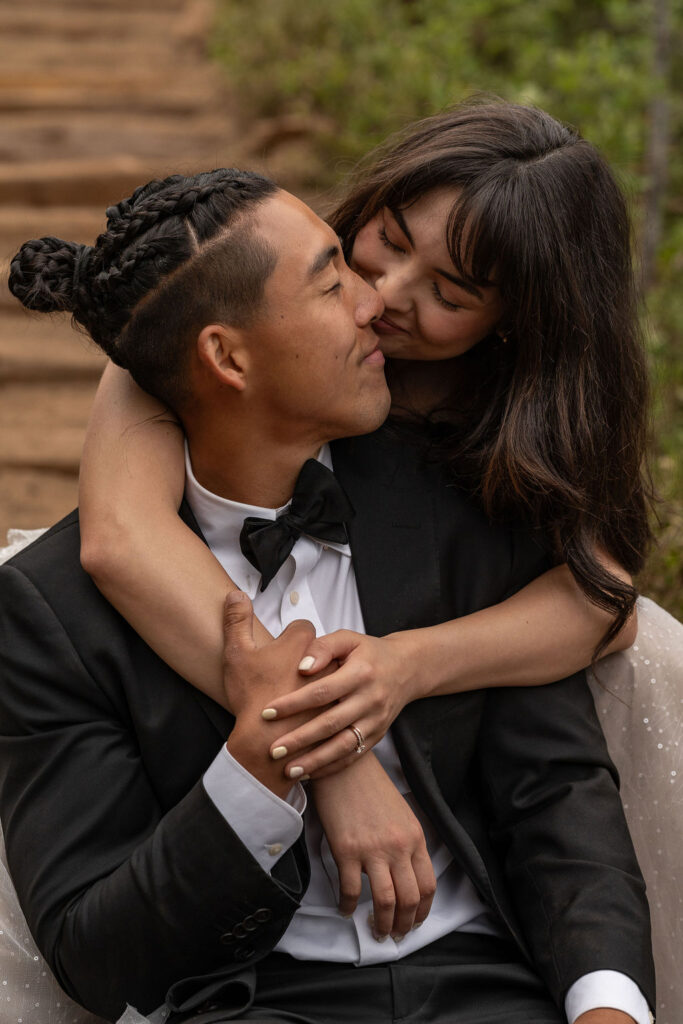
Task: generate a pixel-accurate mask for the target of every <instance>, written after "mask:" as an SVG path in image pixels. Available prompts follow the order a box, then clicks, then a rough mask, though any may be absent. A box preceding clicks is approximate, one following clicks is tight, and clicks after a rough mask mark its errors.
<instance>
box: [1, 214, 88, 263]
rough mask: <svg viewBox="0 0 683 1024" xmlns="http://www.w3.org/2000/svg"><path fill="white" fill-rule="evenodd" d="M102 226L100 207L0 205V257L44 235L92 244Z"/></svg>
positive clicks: (8, 255) (8, 256) (11, 253)
mask: <svg viewBox="0 0 683 1024" xmlns="http://www.w3.org/2000/svg"><path fill="white" fill-rule="evenodd" d="M105 226H106V217H105V211H104V207H103V206H97V207H89V206H19V205H17V206H14V205H9V204H8V205H6V206H0V257H7V258H11V257H12V256H13V255H14V253H15V252H16V251H17V249H18V248H19V246H21V245H23V243H24V242H27V241H28V240H29V239H31V238H44V237H46V236H47V235H52V236H54V237H56V238H64V239H67V240H68V241H71V242H83V243H85V244H87V245H92V243H93V242H94V241H95V239H96V238H97V236H98V235H99V234H100V232H101V231H104V229H105Z"/></svg>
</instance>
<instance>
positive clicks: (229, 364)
mask: <svg viewBox="0 0 683 1024" xmlns="http://www.w3.org/2000/svg"><path fill="white" fill-rule="evenodd" d="M197 355H198V357H199V361H200V363H201V364H202V366H204V368H205V369H206V370H208V371H209V373H211V374H212V375H213V376H214V377H215V378H218V380H219V381H220V382H221V383H222V384H224V385H227V386H228V387H231V388H234V389H235V390H236V391H243V390H244V388H245V383H246V382H245V373H246V369H247V364H248V358H247V348H246V346H245V345H244V343H243V339H242V336H241V332H240V331H239V330H238V329H237V328H235V327H226V326H225V325H224V324H209V326H208V327H204V328H203V329H202V331H201V332H200V334H199V337H198V338H197Z"/></svg>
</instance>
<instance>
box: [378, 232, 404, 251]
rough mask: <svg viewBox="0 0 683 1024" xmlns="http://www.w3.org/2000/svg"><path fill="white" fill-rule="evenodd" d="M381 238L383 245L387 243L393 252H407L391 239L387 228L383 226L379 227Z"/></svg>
mask: <svg viewBox="0 0 683 1024" xmlns="http://www.w3.org/2000/svg"><path fill="white" fill-rule="evenodd" d="M379 238H380V241H381V243H382V245H386V247H387V249H391V250H392V252H402V253H405V249H402V248H401V246H400V245H396V243H395V242H392V241H391V239H390V238H389V236H388V235H387V232H386V228H384V227H381V228H380V229H379Z"/></svg>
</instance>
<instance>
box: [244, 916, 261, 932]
mask: <svg viewBox="0 0 683 1024" xmlns="http://www.w3.org/2000/svg"><path fill="white" fill-rule="evenodd" d="M242 924H243V925H244V927H245V928H246V929H247V931H248V932H255V931H256V929H257V928H258V925H257V923H256V918H254V917H252V916H251V914H250V915H249V917H245V919H244V921H242Z"/></svg>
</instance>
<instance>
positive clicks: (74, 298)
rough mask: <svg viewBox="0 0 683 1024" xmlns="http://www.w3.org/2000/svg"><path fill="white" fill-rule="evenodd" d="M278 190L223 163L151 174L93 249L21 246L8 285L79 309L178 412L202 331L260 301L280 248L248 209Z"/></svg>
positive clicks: (117, 358)
mask: <svg viewBox="0 0 683 1024" xmlns="http://www.w3.org/2000/svg"><path fill="white" fill-rule="evenodd" d="M276 191H277V186H276V185H275V184H274V183H273V182H271V181H269V180H268V179H267V178H264V177H262V176H260V175H258V174H254V173H251V172H249V171H238V170H234V169H225V168H221V169H219V170H215V171H206V172H203V173H201V174H197V175H194V176H192V177H184V176H182V175H179V174H174V175H172V176H171V177H168V178H165V179H164V180H163V181H151V182H149V183H148V184H146V185H142V186H141V187H140V188H138V189H136V190H135V192H134V193H133V195H132V196H131V197H130V198H129V199H123V200H122V201H121V202H120V203H117V204H116V205H115V206H111V207H110V208H109V209H108V210H107V228H106V231H104V232H103V233H102V234H101V235H100V236H99V237H98V239H97V241H96V242H95V244H94V245H92V246H89V245H79V244H78V243H76V242H67V241H64V240H63V239H61V238H53V237H46V238H38V239H33V240H32V241H29V242H26V243H24V245H22V247H21V249H20V250H19V252H18V253H17V255H16V256H15V257H14V259H13V260H12V262H11V265H10V277H9V287H10V291H11V292H12V294H13V295H15V296H16V298H18V299H19V301H20V302H21V303H23V305H24V306H26V307H27V308H28V309H34V310H38V311H40V312H42V313H52V312H58V311H67V312H70V313H72V315H73V319H74V321H75V323H76V324H79V325H80V326H82V327H84V328H85V330H86V331H87V332H88V333H89V334H90V336H91V337H92V338H93V340H94V341H95V342H96V343H97V344H98V345H99V346H100V347H101V348H102V349H103V350H104V351H105V352H106V354H107V355H108V356H109V357H110V358H111V359H112V360H113V361H114V362H115V363H118V364H119V365H120V366H123V367H124V368H125V369H127V370H129V371H130V372H131V374H132V375H133V377H134V378H135V379H136V380H137V382H138V383H139V384H140V385H141V386H142V387H143V388H145V389H146V390H147V391H150V392H151V393H153V394H156V395H158V396H159V397H160V398H162V399H163V400H164V401H166V402H168V403H169V404H170V405H171V406H173V407H174V408H176V409H177V407H178V406H179V405H182V404H183V402H184V401H185V400H186V398H187V379H186V374H185V371H186V367H187V359H188V356H189V350H190V345H191V343H192V341H193V339H194V338H195V337H196V335H197V333H198V332H199V331H200V330H201V328H202V327H203V326H206V324H208V323H210V322H212V320H218V321H220V322H224V323H230V324H235V325H242V324H245V323H247V322H248V321H249V319H250V317H252V316H253V315H254V313H255V312H257V311H258V309H259V307H260V305H261V303H262V300H263V288H264V285H265V282H266V280H267V278H268V276H269V274H270V273H271V272H272V270H273V267H274V265H275V255H274V253H273V251H272V250H271V249H269V247H268V246H267V245H266V243H265V242H264V241H263V240H262V239H260V238H258V237H257V236H256V235H255V234H254V233H253V232H251V231H250V228H249V220H248V218H246V217H244V216H243V215H244V214H245V213H246V212H248V211H250V210H253V209H254V207H255V206H256V205H257V204H258V203H260V202H262V201H263V200H264V199H266V198H268V197H269V196H271V195H273V194H274V193H275V192H276Z"/></svg>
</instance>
